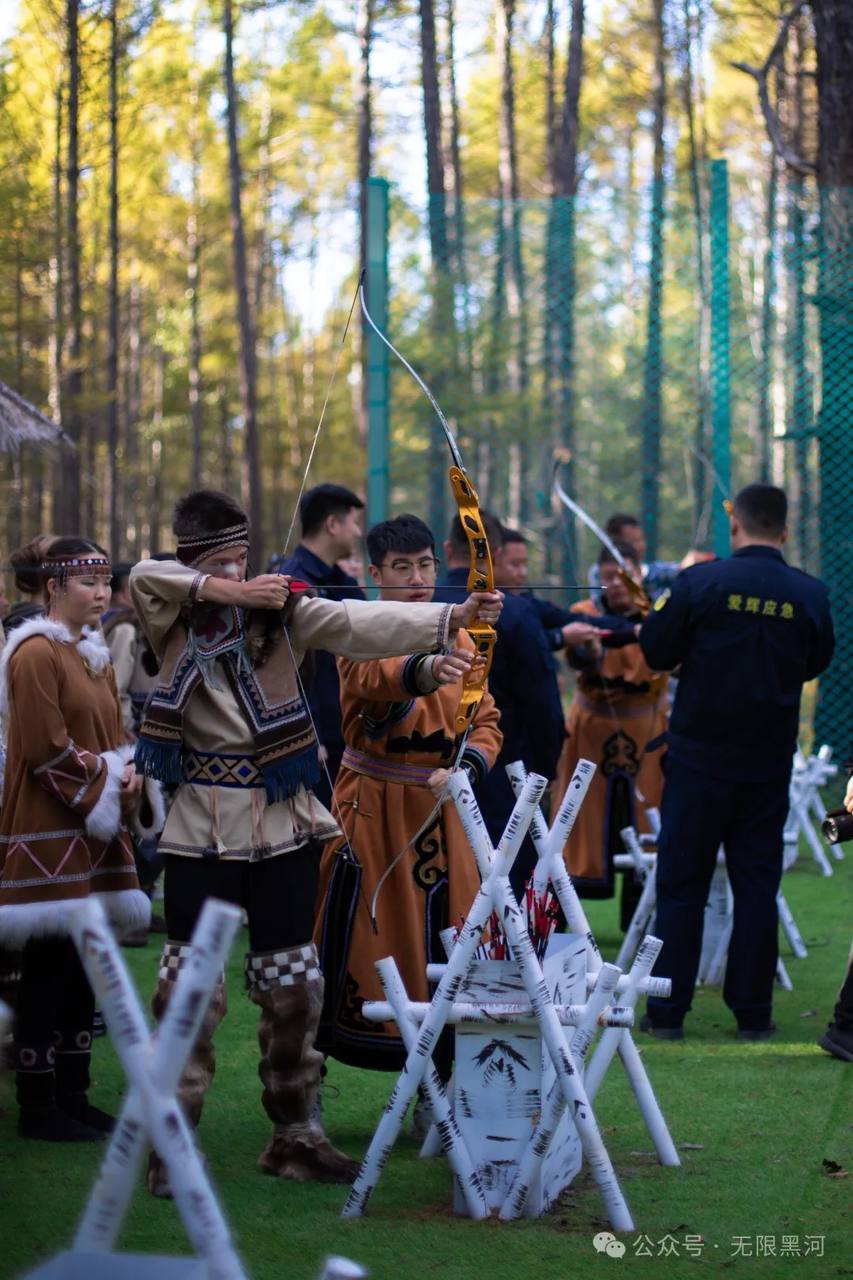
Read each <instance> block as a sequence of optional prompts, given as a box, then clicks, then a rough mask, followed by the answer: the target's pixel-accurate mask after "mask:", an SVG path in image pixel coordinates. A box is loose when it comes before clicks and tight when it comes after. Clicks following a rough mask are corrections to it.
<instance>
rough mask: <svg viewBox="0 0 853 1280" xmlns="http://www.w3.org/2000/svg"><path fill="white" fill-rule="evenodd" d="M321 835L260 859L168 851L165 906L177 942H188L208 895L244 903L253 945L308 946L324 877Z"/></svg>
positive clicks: (273, 948)
mask: <svg viewBox="0 0 853 1280" xmlns="http://www.w3.org/2000/svg"><path fill="white" fill-rule="evenodd" d="M322 848H323V845H322V842H321V841H319V840H311V841H309V842H308V844H305V845H303V846H302V847H301V848H299V849H294V850H293V851H292V852H290V853H281V854H279V855H278V856H277V857H275V858H266V859H263V860H262V861H259V862H249V861H248V860H247V859H234V860H226V859H224V858H210V859H208V858H182V857H180V856H178V855H175V854H168V855H167V857H166V875H165V882H164V904H163V905H164V909H165V914H166V934H167V936H168V938H169V939H170V941H172V942H189V940H190V937H191V935H192V931H193V929H194V928H195V924H196V921H197V920H198V918H199V916H200V914H201V909H202V907H203V906H204V904H205V902H206V901H207V899H208V898H221V899H222V900H223V901H224V902H233V903H234V904H235V905H236V906H238V907H242V908H243V910H244V911H245V912H246V914H247V916H248V919H249V946H250V948H251V950H252V951H260V952H264V951H284V950H286V949H287V948H289V947H298V946H304V944H305V943H306V942H310V941H311V935H312V933H313V931H314V907H315V904H316V898H317V886H318V883H319V877H320V853H321V850H322Z"/></svg>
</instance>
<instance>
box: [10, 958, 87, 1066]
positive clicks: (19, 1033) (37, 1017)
mask: <svg viewBox="0 0 853 1280" xmlns="http://www.w3.org/2000/svg"><path fill="white" fill-rule="evenodd" d="M94 1013H95V997H94V995H93V994H92V988H91V987H90V986H89V979H88V978H87V977H86V971H85V969H84V968H83V965H82V963H81V962H80V957H79V956H78V954H77V948H76V947H75V946H74V943H73V942H72V941H71V939H70V938H32V939H31V940H30V941H29V942H28V943H27V944H26V946H25V947H24V951H23V956H22V960H21V981H20V984H19V987H18V1000H17V1009H16V1013H15V1042H16V1043H17V1044H20V1045H40V1044H50V1043H52V1042H53V1041H54V1040H55V1039H56V1038H57V1036H63V1037H64V1036H66V1035H74V1036H76V1035H78V1034H79V1033H80V1032H89V1033H91V1030H92V1020H93V1017H94Z"/></svg>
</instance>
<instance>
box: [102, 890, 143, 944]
mask: <svg viewBox="0 0 853 1280" xmlns="http://www.w3.org/2000/svg"><path fill="white" fill-rule="evenodd" d="M94 897H96V898H97V899H98V901H99V902H100V903H101V906H102V907H103V908H104V910H105V911H106V913H107V919H108V920H109V922H110V924H111V925H112V927H113V929H114V930H115V932H116V933H117V934H119V936H121V935H122V934H124V933H134V932H135V931H136V930H137V929H147V928H148V926H149V924H150V923H151V902H150V900H149V899H148V898H147V897H146V895H145V894H144V893H143V892H142V890H141V889H112V890H111V891H110V892H109V893H96V894H94Z"/></svg>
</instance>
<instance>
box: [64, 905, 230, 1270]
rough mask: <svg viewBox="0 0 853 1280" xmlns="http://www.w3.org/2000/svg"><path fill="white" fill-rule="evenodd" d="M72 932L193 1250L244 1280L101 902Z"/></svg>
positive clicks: (83, 910)
mask: <svg viewBox="0 0 853 1280" xmlns="http://www.w3.org/2000/svg"><path fill="white" fill-rule="evenodd" d="M72 932H73V936H74V942H75V944H76V946H77V950H78V951H79V953H80V959H81V960H82V962H83V967H84V968H85V970H86V973H87V975H88V978H89V982H90V983H91V986H92V990H93V991H94V993H95V998H96V1000H97V1002H98V1005H99V1006H100V1008H101V1009H102V1010H103V1013H104V1017H105V1020H106V1023H107V1027H108V1029H109V1032H110V1036H111V1038H112V1041H113V1045H114V1047H115V1050H116V1053H117V1055H118V1058H119V1061H120V1062H121V1065H122V1067H123V1068H124V1071H125V1074H126V1075H127V1078H128V1080H129V1081H130V1084H131V1086H132V1087H134V1088H135V1089H136V1090H137V1092H138V1094H139V1097H140V1100H141V1104H142V1114H143V1124H144V1127H145V1129H146V1131H147V1133H148V1135H149V1136H150V1138H151V1142H152V1145H153V1146H154V1149H155V1150H156V1151H157V1153H158V1154H159V1155H160V1156H161V1157H162V1159H163V1161H164V1163H165V1165H166V1169H167V1171H168V1174H169V1185H170V1187H171V1189H172V1195H173V1197H174V1200H175V1204H176V1206H177V1209H178V1212H179V1214H180V1216H181V1220H182V1222H183V1224H184V1226H185V1228H186V1231H187V1235H188V1236H189V1238H190V1241H191V1243H192V1245H193V1248H194V1249H195V1250H196V1252H197V1253H198V1254H199V1256H200V1257H202V1258H204V1259H205V1262H206V1264H207V1268H208V1272H209V1275H210V1277H211V1280H245V1272H244V1270H243V1267H242V1265H241V1263H240V1259H239V1258H238V1256H237V1252H236V1250H235V1248H234V1245H233V1242H232V1240H231V1235H230V1232H229V1230H228V1224H227V1223H226V1221H225V1217H224V1215H223V1213H222V1211H221V1209H220V1207H219V1204H218V1203H217V1200H216V1197H215V1196H214V1194H213V1191H212V1189H211V1187H210V1183H209V1182H208V1179H207V1174H206V1173H205V1170H204V1166H203V1164H202V1162H201V1159H200V1157H199V1153H198V1150H197V1149H196V1146H195V1143H194V1142H193V1137H192V1133H191V1131H190V1128H189V1125H188V1124H187V1121H186V1118H185V1116H184V1114H183V1112H182V1110H181V1108H180V1106H179V1105H178V1103H177V1101H176V1099H175V1098H174V1097H170V1096H168V1095H167V1094H165V1093H163V1092H161V1090H160V1088H159V1086H158V1084H157V1082H156V1081H155V1080H154V1079H153V1078H152V1076H151V1054H150V1044H149V1035H148V1027H147V1025H146V1022H145V1018H144V1017H143V1014H142V1010H141V1008H140V1007H139V1002H138V1000H137V998H136V993H135V991H134V989H133V984H132V982H131V979H130V975H129V974H128V972H127V968H126V966H125V963H124V960H123V958H122V956H121V953H120V951H119V947H118V944H117V942H116V940H115V938H114V936H113V934H112V933H111V932H110V929H109V926H108V925H107V920H106V915H105V914H104V909H103V907H102V906H101V904H100V902H99V901H98V900H97V898H94V897H92V898H88V899H87V900H86V902H84V903H83V904H81V906H80V907H79V908H78V909H77V910H76V911H75V913H74V917H73V920H72Z"/></svg>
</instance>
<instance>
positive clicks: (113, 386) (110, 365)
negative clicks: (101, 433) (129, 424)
mask: <svg viewBox="0 0 853 1280" xmlns="http://www.w3.org/2000/svg"><path fill="white" fill-rule="evenodd" d="M117 10H118V0H112V4H111V5H110V88H109V95H110V106H109V111H110V283H109V302H108V310H109V320H108V338H107V342H108V345H107V458H108V463H107V465H108V467H109V476H110V485H109V500H110V507H109V536H108V545H109V548H110V552H111V554H112V555H113V556H114V557H118V554H119V544H120V541H121V536H120V530H119V483H120V481H119V418H118V320H119V315H118V309H119V294H118V264H119V225H118V68H119V29H118V12H117Z"/></svg>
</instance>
